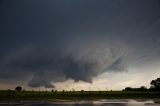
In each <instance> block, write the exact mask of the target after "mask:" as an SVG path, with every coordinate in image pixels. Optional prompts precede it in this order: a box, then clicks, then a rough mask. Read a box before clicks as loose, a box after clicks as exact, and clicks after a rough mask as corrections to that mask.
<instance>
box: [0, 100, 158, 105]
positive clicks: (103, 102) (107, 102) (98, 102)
mask: <svg viewBox="0 0 160 106" xmlns="http://www.w3.org/2000/svg"><path fill="white" fill-rule="evenodd" d="M159 102H160V100H94V101H89V100H81V101H80V100H79V101H65V100H50V101H21V102H1V103H0V106H160V103H159Z"/></svg>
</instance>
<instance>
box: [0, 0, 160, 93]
mask: <svg viewBox="0 0 160 106" xmlns="http://www.w3.org/2000/svg"><path fill="white" fill-rule="evenodd" d="M157 77H160V0H0V89H14V88H15V87H16V86H18V85H20V86H22V87H23V88H25V89H28V90H31V89H35V90H40V89H42V90H43V89H57V90H63V89H64V90H73V89H75V90H81V89H84V90H111V89H112V90H121V89H124V88H125V87H140V86H146V87H149V86H150V81H151V80H152V79H156V78H157Z"/></svg>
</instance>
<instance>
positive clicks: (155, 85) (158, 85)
mask: <svg viewBox="0 0 160 106" xmlns="http://www.w3.org/2000/svg"><path fill="white" fill-rule="evenodd" d="M150 84H151V87H150V89H154V90H160V78H157V79H155V80H152V81H151V83H150Z"/></svg>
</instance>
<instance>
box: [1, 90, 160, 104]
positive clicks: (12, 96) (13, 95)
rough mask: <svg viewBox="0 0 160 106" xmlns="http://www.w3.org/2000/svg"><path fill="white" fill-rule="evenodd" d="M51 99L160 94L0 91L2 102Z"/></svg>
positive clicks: (159, 94) (153, 94)
mask: <svg viewBox="0 0 160 106" xmlns="http://www.w3.org/2000/svg"><path fill="white" fill-rule="evenodd" d="M49 99H64V100H77V99H160V92H149V91H148V92H135V91H133V92H131V91H65V92H42V91H41V92H40V91H20V92H18V91H7V90H1V91H0V101H5V100H49Z"/></svg>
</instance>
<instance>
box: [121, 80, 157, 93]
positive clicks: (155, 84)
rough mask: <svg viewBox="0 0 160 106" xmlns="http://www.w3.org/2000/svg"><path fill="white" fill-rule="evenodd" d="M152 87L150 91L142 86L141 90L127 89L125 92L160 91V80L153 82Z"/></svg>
mask: <svg viewBox="0 0 160 106" xmlns="http://www.w3.org/2000/svg"><path fill="white" fill-rule="evenodd" d="M150 85H151V86H150V88H149V89H147V88H146V87H145V86H141V87H140V88H132V87H126V88H125V89H124V90H123V91H160V78H157V79H155V80H152V81H151V82H150Z"/></svg>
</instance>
